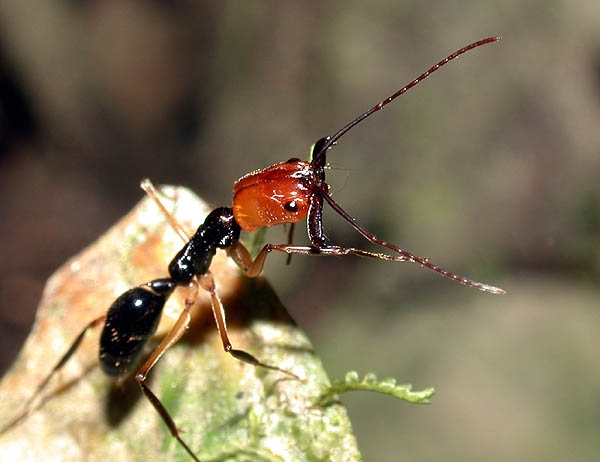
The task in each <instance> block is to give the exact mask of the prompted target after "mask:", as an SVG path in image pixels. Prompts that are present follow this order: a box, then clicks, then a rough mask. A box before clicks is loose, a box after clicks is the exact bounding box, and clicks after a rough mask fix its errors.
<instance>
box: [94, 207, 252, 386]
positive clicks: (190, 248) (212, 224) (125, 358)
mask: <svg viewBox="0 0 600 462" xmlns="http://www.w3.org/2000/svg"><path fill="white" fill-rule="evenodd" d="M239 237H240V227H239V225H238V224H237V222H236V221H235V219H234V217H233V210H232V209H231V208H228V207H220V208H217V209H215V210H213V211H212V212H211V213H210V214H209V215H208V216H207V217H206V219H205V220H204V223H202V224H201V225H200V226H199V227H198V230H197V231H196V233H195V234H194V235H193V236H192V238H191V239H190V240H189V241H188V242H187V243H186V244H185V245H184V246H183V248H182V249H181V250H180V251H179V252H178V253H177V255H176V256H175V257H174V258H173V260H171V263H170V264H169V275H170V277H169V278H164V279H155V280H153V281H150V282H148V283H146V284H143V285H140V286H138V287H135V288H133V289H130V290H128V291H127V292H125V293H123V294H122V295H121V296H120V297H119V298H117V299H116V300H115V301H114V303H113V304H112V305H111V307H110V308H109V310H108V313H107V315H106V321H105V323H104V329H103V330H102V335H101V337H100V365H101V367H102V370H103V371H104V372H105V373H106V374H107V375H109V376H111V377H115V378H123V377H125V376H127V375H129V374H130V373H131V372H132V371H133V369H134V368H135V366H136V365H137V363H138V362H139V359H140V356H141V354H142V352H143V350H144V346H145V345H146V343H148V340H149V339H150V338H151V337H152V336H153V335H154V333H155V332H156V329H157V327H158V323H159V321H160V316H161V314H162V311H163V308H164V306H165V303H166V302H167V300H168V298H169V297H170V296H171V294H172V293H173V290H174V289H175V287H176V286H184V285H187V284H189V283H190V281H191V280H192V279H193V278H194V276H201V275H202V274H204V273H206V272H207V271H208V268H209V266H210V263H211V261H212V258H213V257H214V255H215V253H216V251H217V249H226V248H228V247H231V246H232V245H233V244H234V243H236V242H237V241H238V240H239Z"/></svg>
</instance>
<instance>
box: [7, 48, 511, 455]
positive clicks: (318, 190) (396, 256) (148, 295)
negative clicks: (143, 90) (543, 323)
mask: <svg viewBox="0 0 600 462" xmlns="http://www.w3.org/2000/svg"><path fill="white" fill-rule="evenodd" d="M498 40H500V38H499V37H490V38H487V39H483V40H479V41H477V42H474V43H472V44H470V45H467V46H466V47H464V48H461V49H460V50H458V51H456V52H455V53H453V54H451V55H449V56H448V57H447V58H445V59H444V60H442V61H440V62H439V63H438V64H436V65H435V66H433V67H431V68H430V69H429V70H427V71H426V72H424V73H423V74H421V75H420V76H419V77H417V78H416V79H414V80H413V81H411V82H410V83H409V84H407V85H406V86H404V87H403V88H401V89H400V90H398V91H397V92H396V93H394V94H393V95H392V96H390V97H388V98H386V99H384V100H383V101H381V102H380V103H378V104H377V105H375V106H373V107H372V108H371V109H370V110H368V111H367V112H365V113H363V114H362V115H360V116H359V117H357V118H356V119H354V120H353V121H351V122H350V123H348V124H347V125H345V126H344V127H342V128H341V129H340V130H339V131H337V132H336V133H335V134H333V135H332V136H328V137H325V138H321V139H320V140H318V141H317V143H315V145H314V147H313V151H312V159H311V161H302V160H300V159H296V158H293V159H290V160H288V161H287V162H282V163H279V164H275V165H273V166H271V167H268V168H266V169H263V170H256V171H254V172H251V173H249V174H247V175H245V176H244V177H242V178H240V179H239V180H238V181H237V182H236V183H235V184H234V188H233V192H234V195H233V203H232V207H220V208H217V209H215V210H213V211H212V212H211V213H210V214H209V215H208V216H207V217H206V219H205V221H204V223H202V224H201V225H200V226H199V228H198V230H197V231H196V233H195V234H194V235H193V236H191V237H189V236H187V234H186V232H185V230H183V229H182V228H181V226H180V225H179V223H177V222H176V220H175V219H174V218H173V217H172V216H171V215H170V214H169V212H168V211H167V210H166V209H165V208H164V206H163V204H162V202H161V200H160V195H159V193H158V191H156V190H155V189H154V187H153V186H152V184H151V183H150V182H149V181H147V180H145V181H143V182H142V188H143V189H144V190H145V191H146V193H147V194H148V195H149V196H150V197H152V198H153V199H154V201H155V202H156V204H157V205H158V207H159V208H160V209H161V210H162V212H163V213H164V215H165V217H166V218H167V220H168V221H169V223H170V224H171V226H172V227H173V228H174V229H175V230H176V231H177V232H178V233H179V235H180V236H181V238H182V240H183V241H184V242H185V244H184V246H183V247H182V249H181V250H180V251H179V252H178V253H177V255H175V257H174V258H173V259H172V261H171V263H170V264H169V266H168V273H169V276H168V277H165V278H161V279H155V280H152V281H150V282H147V283H145V284H142V285H140V286H138V287H135V288H133V289H130V290H128V291H126V292H125V293H123V294H122V295H121V296H119V297H118V298H117V299H116V300H115V301H114V302H113V304H112V305H111V306H110V308H109V310H108V312H107V313H106V315H103V316H101V317H99V318H97V319H94V320H92V321H91V322H90V323H89V324H88V325H87V326H86V327H85V328H84V329H83V330H82V332H81V333H80V334H79V335H78V337H77V338H76V340H75V342H74V343H73V345H72V346H71V348H69V350H68V351H67V353H66V354H65V355H64V356H63V357H62V358H61V359H60V360H59V361H58V363H57V364H56V366H55V367H54V368H53V369H52V371H51V372H50V374H49V375H48V376H47V377H46V379H45V380H44V381H43V382H42V383H41V384H40V385H39V386H38V388H37V390H36V392H35V394H34V395H33V396H32V398H31V399H30V400H29V401H28V402H27V403H26V406H25V411H24V412H23V413H22V414H21V415H20V416H19V417H17V418H16V419H14V420H13V421H12V422H11V423H9V424H8V425H7V426H6V427H5V429H7V428H10V427H12V426H14V425H16V423H18V422H19V421H20V420H22V419H23V418H24V417H25V416H26V415H27V414H28V412H29V410H30V409H29V408H30V405H31V403H32V402H33V400H34V399H35V398H36V397H37V396H38V395H39V394H40V393H41V391H42V390H43V389H44V388H45V386H46V385H47V384H48V382H49V380H50V378H51V377H52V376H53V375H54V374H55V373H56V372H57V371H58V370H60V368H62V366H63V365H64V364H65V363H66V362H67V361H68V359H69V358H70V357H71V356H72V355H73V354H74V352H75V351H76V350H77V347H78V346H79V344H80V343H81V340H82V339H83V336H84V334H85V332H86V331H87V330H88V329H89V328H91V327H95V326H97V325H99V324H100V323H104V328H103V331H102V334H101V336H100V354H99V359H100V364H101V368H102V370H103V371H104V372H105V373H106V374H108V375H109V376H111V377H114V378H115V379H117V380H123V379H124V378H126V377H127V376H129V375H131V374H132V373H133V372H134V371H135V370H136V368H137V367H138V363H139V362H140V360H141V359H142V357H141V355H142V353H143V351H144V346H145V345H146V344H147V343H148V341H149V340H150V339H151V338H152V336H153V335H154V333H155V332H156V328H157V326H158V322H159V320H160V317H161V314H162V311H163V308H164V306H165V303H166V301H167V300H168V298H169V297H170V296H171V294H172V293H173V292H174V290H175V289H176V288H177V287H178V286H184V287H185V286H189V285H190V284H192V285H193V287H195V289H196V290H198V289H202V290H205V291H207V292H208V294H209V295H210V299H211V304H212V310H213V314H214V317H215V321H216V324H217V329H218V331H219V335H220V338H221V342H222V344H223V348H224V350H225V351H226V352H227V353H229V354H231V355H232V356H233V357H235V358H236V359H239V360H241V361H244V362H247V363H249V364H252V365H254V366H260V367H264V368H268V369H272V370H276V371H280V372H283V373H286V374H288V375H290V376H292V377H295V378H299V377H297V376H296V375H295V374H293V373H291V372H289V371H285V370H282V369H280V368H278V367H276V366H273V365H269V364H266V363H263V362H261V361H259V360H258V359H256V358H255V357H254V356H253V355H251V354H250V353H248V352H246V351H243V350H237V349H234V348H233V346H232V345H231V342H230V341H229V338H228V334H227V327H226V323H225V312H224V309H223V305H222V304H221V301H220V299H219V297H218V295H217V293H216V291H215V284H214V281H213V279H212V275H211V273H210V265H211V261H212V258H213V257H214V255H215V253H216V251H217V249H224V250H225V251H226V252H227V254H228V255H229V256H230V257H231V258H232V259H233V260H234V261H235V262H236V263H237V264H238V265H239V266H240V268H241V269H242V271H243V272H244V273H245V274H246V275H248V276H250V277H254V276H257V275H258V274H260V272H261V270H262V267H263V265H264V262H265V259H266V257H267V255H268V254H269V253H270V252H272V251H274V250H275V251H279V252H284V253H287V254H288V255H292V254H304V255H325V256H327V255H337V256H341V255H355V256H359V257H365V258H374V259H379V260H385V261H394V262H403V261H409V262H413V263H418V264H419V265H421V266H424V267H426V268H429V269H431V270H433V271H435V272H437V273H439V274H441V275H442V276H444V277H447V278H450V279H452V280H454V281H457V282H460V283H461V284H465V285H468V286H471V287H475V288H477V289H480V290H482V291H485V292H490V293H494V294H501V293H504V291H503V290H502V289H499V288H497V287H494V286H490V285H487V284H483V283H480V282H476V281H472V280H470V279H467V278H464V277H462V276H458V275H456V274H454V273H451V272H448V271H446V270H444V269H442V268H440V267H438V266H436V265H434V264H432V263H431V262H430V261H429V259H427V258H422V257H417V256H416V255H413V254H412V253H410V252H408V251H406V250H403V249H401V248H399V247H397V246H395V245H393V244H389V243H387V242H385V241H382V240H380V239H378V238H377V237H376V236H375V235H374V234H372V233H370V232H369V231H367V230H366V229H365V228H363V227H362V226H361V225H360V224H359V223H358V222H357V221H356V220H355V219H354V218H353V217H352V216H350V215H349V214H348V213H347V212H346V211H345V210H344V209H343V208H342V207H341V206H340V205H339V204H338V203H337V202H335V200H334V199H333V198H332V197H331V196H330V195H329V186H328V184H327V182H326V180H325V168H326V164H327V151H328V150H329V149H330V148H331V147H333V146H334V145H335V144H336V143H337V141H338V140H339V139H340V138H341V137H342V136H343V135H344V134H345V133H346V132H348V130H350V129H351V128H353V127H354V126H356V125H357V124H358V123H360V122H361V121H362V120H364V119H366V118H367V117H369V116H370V115H371V114H373V113H375V112H377V111H379V110H381V109H382V108H383V107H385V106H386V105H387V104H389V103H390V102H391V101H393V100H394V99H395V98H397V97H398V96H400V95H402V94H403V93H404V92H406V91H407V90H408V89H410V88H412V87H413V86H415V85H417V84H418V83H419V82H421V81H422V80H423V79H425V78H427V77H428V76H429V75H430V74H431V73H433V72H435V71H436V70H437V69H439V68H440V67H442V66H444V65H445V64H447V63H448V62H449V61H451V60H453V59H455V58H456V57H458V56H459V55H461V54H463V53H465V52H467V51H469V50H471V49H473V48H476V47H479V46H481V45H485V44H488V43H492V42H496V41H498ZM324 203H327V204H328V205H329V206H330V207H331V208H332V209H333V210H334V211H335V212H337V213H338V214H339V215H340V216H342V218H344V219H345V220H346V221H347V222H348V223H350V225H351V226H352V227H354V229H356V230H357V231H358V232H359V233H360V234H361V235H362V236H363V237H365V239H367V240H368V241H370V242H371V243H373V244H374V245H376V246H379V247H382V248H384V249H386V250H387V251H391V254H387V253H379V252H372V251H367V250H362V249H357V248H353V247H343V246H338V245H333V244H331V243H330V241H329V239H328V238H327V237H326V235H325V233H324V231H323V204H324ZM305 218H306V220H307V231H308V237H309V241H310V244H309V245H294V244H291V243H286V244H266V245H265V246H264V247H263V248H262V250H261V251H260V252H259V253H258V255H257V257H256V258H255V259H252V258H251V257H250V254H249V252H248V251H247V250H246V248H245V247H244V246H243V245H242V244H241V243H240V241H239V237H240V232H241V231H242V230H244V231H248V232H252V231H255V230H256V229H258V228H261V227H265V226H274V225H279V224H283V223H292V224H294V223H296V222H299V221H301V220H303V219H305ZM194 304H195V297H193V298H190V299H189V300H186V303H185V306H184V307H183V309H182V312H181V315H180V316H179V318H178V319H177V321H176V322H175V324H174V326H173V328H172V329H171V330H170V331H169V333H168V334H167V336H166V337H165V338H164V339H163V340H162V342H161V343H160V345H159V346H158V347H157V348H156V349H155V350H154V351H153V352H152V353H151V354H150V355H149V357H148V358H147V359H146V360H145V361H144V362H143V364H142V366H141V367H139V369H138V370H137V372H136V374H135V379H136V381H137V382H138V384H139V385H140V387H141V389H142V391H143V392H144V394H145V396H146V397H147V398H148V400H149V401H150V402H151V403H152V405H153V406H154V408H155V409H156V411H157V412H158V413H159V415H160V416H161V418H162V420H163V421H164V423H165V424H166V425H167V427H168V428H169V430H170V432H171V434H172V435H173V437H174V438H176V439H177V441H178V442H179V443H180V444H181V445H182V446H183V447H184V448H185V450H186V451H187V452H188V454H189V455H190V457H191V458H192V459H194V460H196V461H197V460H198V458H197V457H196V455H195V453H194V451H193V450H192V449H191V448H190V447H189V446H188V445H187V444H186V443H185V441H184V440H183V439H182V438H181V436H180V434H179V430H178V429H177V427H176V425H175V422H174V421H173V419H172V418H171V416H170V415H169V412H168V411H167V410H166V409H165V407H164V406H163V404H162V403H161V401H160V399H159V398H158V397H157V396H156V395H155V394H154V392H153V391H152V390H151V389H150V388H149V387H148V385H146V383H145V380H146V377H147V375H148V373H149V371H150V370H151V369H152V367H153V366H154V365H155V364H156V362H157V361H158V360H159V359H160V357H161V356H162V355H163V354H164V353H165V352H166V351H167V350H168V348H169V347H171V346H172V345H173V344H174V343H176V342H177V341H178V340H179V338H180V337H181V336H182V335H183V334H184V332H185V330H186V328H187V326H188V324H189V322H190V311H191V309H192V308H193V307H194Z"/></svg>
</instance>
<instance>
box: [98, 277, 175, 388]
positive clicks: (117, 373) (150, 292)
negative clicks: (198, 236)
mask: <svg viewBox="0 0 600 462" xmlns="http://www.w3.org/2000/svg"><path fill="white" fill-rule="evenodd" d="M175 287H176V284H175V282H174V281H173V280H172V279H170V278H166V279H156V280H154V281H151V282H148V283H147V284H144V285H143V286H139V287H135V288H133V289H130V290H128V291H127V292H125V293H123V294H121V295H120V296H119V298H117V299H116V300H115V301H114V302H113V304H112V305H111V306H110V308H109V310H108V313H107V314H106V322H105V324H104V329H103V330H102V335H101V337H100V366H101V368H102V370H103V371H104V372H105V373H106V374H107V375H109V376H111V377H115V378H123V377H126V376H127V375H129V374H130V373H131V372H132V370H133V368H135V366H136V365H137V363H138V362H139V359H140V356H141V354H142V353H143V351H144V346H146V343H148V340H149V339H150V338H151V337H152V335H154V333H155V332H156V328H157V327H158V322H159V320H160V316H161V314H162V311H163V308H164V306H165V303H166V301H167V298H169V296H170V295H171V293H173V290H174V289H175Z"/></svg>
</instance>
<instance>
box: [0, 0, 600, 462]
mask: <svg viewBox="0 0 600 462" xmlns="http://www.w3.org/2000/svg"><path fill="white" fill-rule="evenodd" d="M495 34H502V35H503V37H504V39H503V41H502V42H500V43H499V44H495V45H489V46H486V47H484V48H481V49H478V50H476V51H475V52H473V53H472V54H470V55H467V56H464V57H463V58H461V59H459V60H458V61H457V62H454V63H452V64H450V65H449V66H448V67H446V68H444V69H443V70H441V71H440V72H438V73H437V74H436V75H435V76H433V77H432V78H431V79H430V80H428V81H426V82H424V83H423V84H422V85H420V86H418V87H417V88H415V89H413V90H411V91H410V92H409V93H407V94H406V95H404V96H403V97H402V98H401V99H400V100H398V101H396V102H395V103H393V104H392V105H391V106H389V107H388V108H386V110H385V111H383V112H382V113H379V114H377V115H375V116H374V117H373V118H371V119H370V120H368V121H366V122H365V123H363V124H362V125H360V126H359V127H357V128H356V129H354V130H353V131H352V132H351V133H349V134H348V135H347V136H345V137H344V139H343V141H342V142H341V143H340V144H339V146H338V147H336V148H335V149H334V150H333V151H332V152H331V154H330V155H329V160H330V161H331V163H332V166H333V170H332V171H330V172H329V174H328V178H329V182H330V183H331V184H332V188H333V192H334V194H335V198H336V200H338V202H340V203H341V204H342V205H344V207H345V208H346V210H348V211H349V212H350V213H351V214H352V215H353V216H355V217H356V218H357V219H358V220H359V221H360V222H361V223H362V224H363V225H364V226H366V227H367V228H368V229H370V230H372V231H374V232H375V233H377V235H378V236H380V237H382V238H384V239H386V240H389V241H391V242H394V243H397V244H398V245H400V246H403V247H405V248H407V249H409V250H411V251H413V252H415V253H416V254H418V255H423V256H429V257H431V258H432V261H434V262H435V263H437V264H439V265H441V266H443V267H445V268H447V269H451V270H455V271H457V272H459V273H460V274H465V275H467V276H469V277H472V278H474V279H477V280H481V281H483V282H489V283H492V284H495V285H499V286H501V287H504V288H506V289H507V290H508V291H509V293H508V295H505V296H503V297H497V296H492V295H486V294H483V293H480V292H478V291H475V290H472V289H468V288H464V287H461V286H459V285H457V284H452V283H450V282H448V281H445V280H442V279H441V278H439V277H437V276H436V275H435V274H433V273H431V272H429V271H425V270H423V269H420V268H418V267H416V266H414V265H409V264H405V265H392V264H386V263H383V262H371V261H364V260H359V259H350V258H348V259H324V258H321V259H315V258H312V259H311V258H302V257H297V258H294V259H293V262H292V265H291V266H285V265H284V262H285V259H284V258H283V257H282V256H274V257H273V258H271V259H270V261H269V263H268V265H267V268H266V269H265V275H266V276H267V277H268V279H269V280H270V281H271V282H272V283H273V285H274V287H275V289H276V290H277V292H278V293H279V295H280V296H281V298H282V299H283V301H284V303H285V304H286V306H287V307H288V309H289V311H290V312H291V314H292V315H293V316H294V317H295V318H296V319H297V320H298V321H299V322H300V323H301V325H302V326H303V327H304V328H305V329H306V330H307V331H308V333H309V335H310V337H311V338H312V339H313V341H314V344H315V347H316V349H317V351H318V352H319V353H321V355H322V358H323V360H324V362H325V366H326V368H327V370H328V371H329V372H330V374H331V376H332V377H337V378H339V377H341V376H342V375H343V374H344V372H345V371H347V370H349V369H358V370H359V372H361V373H365V372H367V371H373V372H376V373H377V374H378V375H380V376H381V377H385V376H393V377H396V378H397V379H398V380H399V381H401V382H404V381H406V382H412V383H414V384H415V386H417V387H426V386H435V387H436V388H437V390H438V394H437V395H436V396H435V397H434V403H433V404H432V405H431V406H427V407H419V406H410V405H408V404H404V403H401V402H398V401H395V400H393V399H391V398H389V397H385V396H379V395H373V394H367V393H361V394H356V395H353V396H349V397H348V398H346V399H345V401H346V403H347V404H348V406H349V411H350V414H351V417H352V420H353V424H354V426H355V429H356V433H357V437H358V441H359V445H360V447H361V448H362V450H363V452H364V456H365V460H425V459H428V460H439V459H444V460H511V459H512V460H514V459H520V460H526V459H533V458H535V459H538V460H540V459H544V460H567V459H569V460H576V459H581V460H586V459H587V460H589V459H590V458H592V457H593V455H596V454H597V453H598V450H599V449H600V440H599V439H598V438H597V435H598V432H599V431H600V368H599V362H600V360H599V359H598V354H597V352H598V349H599V348H600V337H599V336H598V335H597V332H598V328H600V315H599V312H598V308H599V307H598V304H599V297H600V290H599V287H598V278H599V270H600V265H599V263H598V262H599V259H598V256H599V252H600V240H599V238H600V236H599V234H600V184H599V182H598V174H599V172H600V4H597V2H590V1H584V0H577V1H571V2H567V1H557V2H547V1H541V0H537V1H527V2H522V1H514V0H509V1H506V0H505V1H502V2H485V3H483V2H469V1H463V2H442V1H436V0H433V1H425V2H423V1H420V2H406V1H391V0H380V1H375V2H359V1H345V2H340V1H318V2H317V1H308V2H302V3H300V2H275V1H258V2H256V1H255V2H227V1H225V2H211V1H191V0H189V1H183V0H182V1H170V2H159V1H154V2H142V1H131V0H130V1H127V0H120V1H110V0H104V1H94V0H87V1H86V0H79V1H77V0H71V1H66V0H65V1H60V2H59V1H56V0H55V1H47V0H40V1H38V2H36V6H35V8H33V7H32V6H31V5H29V4H27V2H22V1H20V0H5V1H3V2H1V3H0V227H1V228H0V229H1V234H2V245H1V246H0V252H1V253H0V257H1V258H0V265H1V268H0V270H1V275H2V277H1V278H0V316H1V318H0V329H1V330H0V351H2V355H1V357H0V361H1V362H0V365H1V366H2V369H5V368H6V367H8V366H9V364H10V362H11V361H12V359H13V358H14V357H15V355H16V354H17V352H18V349H19V347H20V345H21V343H22V342H23V341H24V338H25V336H26V334H27V332H28V329H29V327H30V325H31V323H32V321H33V316H34V311H35V307H36V305H37V302H38V300H39V297H40V294H41V291H42V287H43V284H44V281H45V280H46V278H47V277H48V276H49V275H50V274H51V273H52V272H53V270H54V269H55V268H56V267H58V266H59V265H60V264H61V263H62V262H64V261H65V260H66V259H68V258H69V257H70V256H71V255H73V254H74V253H76V252H78V251H79V250H81V249H82V248H83V247H84V246H86V245H87V244H89V243H90V242H92V241H93V240H94V239H95V238H96V237H97V236H99V235H100V234H101V233H102V232H103V231H105V230H106V229H107V228H108V227H110V226H111V224H112V223H114V222H115V221H116V220H117V219H118V218H119V217H121V216H122V215H123V214H124V213H125V212H126V211H127V210H129V209H130V208H131V207H132V206H133V205H134V204H135V203H136V201H137V200H138V199H139V198H140V197H141V195H142V193H141V191H140V190H139V188H138V182H139V180H140V179H141V178H143V177H150V178H152V179H153V180H154V181H155V182H156V183H173V184H182V185H186V186H189V187H191V188H192V189H194V190H195V191H197V192H198V193H199V194H200V196H201V197H203V198H205V199H206V200H208V201H209V202H210V203H213V204H215V205H229V204H230V201H231V188H232V184H233V181H234V180H235V179H236V178H238V177H239V176H241V175H243V174H245V173H246V172H249V171H251V170H253V169H256V168H261V167H265V166H267V165H270V164H273V163H275V162H279V161H283V160H287V159H288V158H290V157H293V156H298V157H302V158H306V157H307V156H308V149H309V146H310V145H311V144H312V143H313V142H314V141H315V140H316V139H317V138H319V137H321V136H325V135H328V134H331V133H333V132H334V131H336V130H337V129H338V128H340V127H341V126H342V125H343V124H345V123H346V122H348V121H349V120H350V119H352V118H353V117H354V116H356V115H358V114H359V113H360V112H362V111H364V110H366V109H368V108H369V107H371V106H372V105H373V104H374V103H376V102H377V101H379V100H380V99H382V98H383V97H385V96H387V95H389V94H390V93H392V92H393V91H394V90H395V89H397V88H399V87H401V86H402V85H403V84H405V83H406V82H408V81H409V80H411V79H412V78H413V77H415V76H416V75H418V74H419V73H420V72H422V71H423V70H425V69H426V68H428V67H429V66H430V65H432V64H434V63H435V62H437V61H438V60H439V59H441V58H443V57H444V56H446V55H447V54H449V53H450V52H452V51H454V50H455V49H457V48H459V47H461V46H463V45H465V44H467V43H469V42H471V41H474V40H477V39H479V38H482V37H486V36H489V35H495ZM326 219H327V224H328V225H327V230H328V232H329V234H330V236H331V237H334V238H335V241H336V242H339V243H345V244H349V245H355V246H359V245H360V246H364V243H362V242H361V240H360V237H359V236H357V235H356V234H355V233H353V232H352V229H351V228H349V227H348V226H347V225H345V224H344V223H342V222H341V221H339V220H337V219H335V218H334V217H333V216H331V214H328V215H327V217H326ZM302 228H303V226H300V227H299V230H298V231H297V233H296V235H297V239H300V238H301V237H303V236H302V235H303V234H304V232H303V229H302ZM268 239H269V240H270V241H276V242H283V241H284V240H285V235H284V233H283V231H281V229H279V228H276V229H274V230H271V231H270V232H269V234H268ZM101 282H102V281H98V283H99V284H101ZM90 290H93V288H90Z"/></svg>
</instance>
